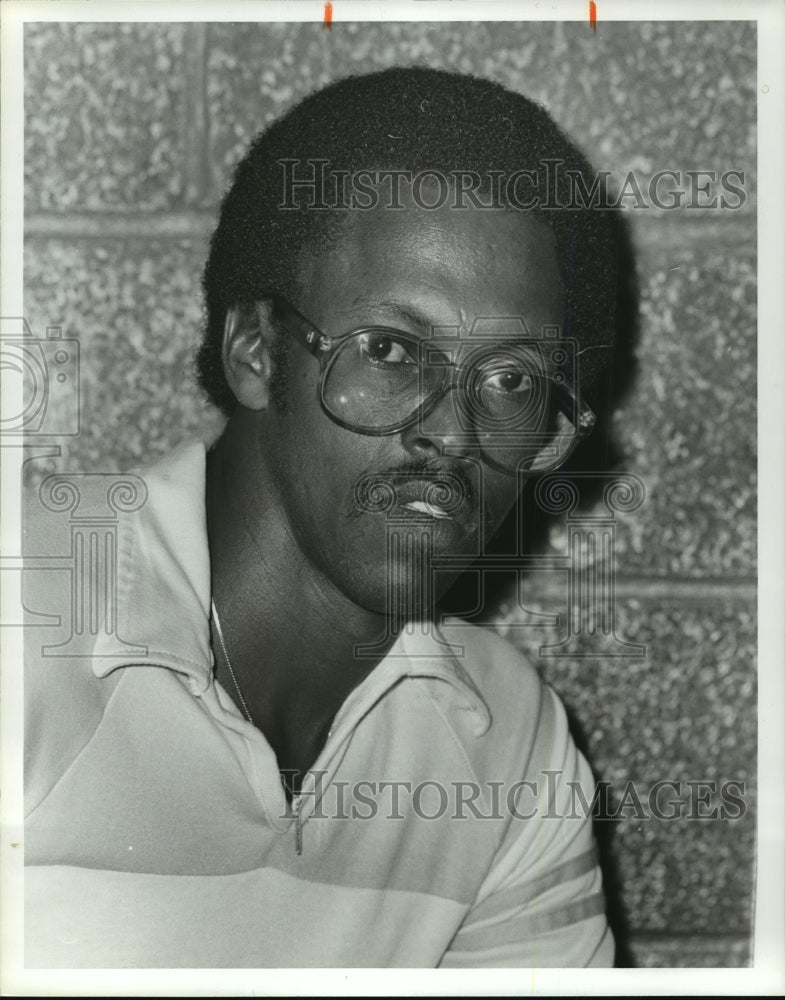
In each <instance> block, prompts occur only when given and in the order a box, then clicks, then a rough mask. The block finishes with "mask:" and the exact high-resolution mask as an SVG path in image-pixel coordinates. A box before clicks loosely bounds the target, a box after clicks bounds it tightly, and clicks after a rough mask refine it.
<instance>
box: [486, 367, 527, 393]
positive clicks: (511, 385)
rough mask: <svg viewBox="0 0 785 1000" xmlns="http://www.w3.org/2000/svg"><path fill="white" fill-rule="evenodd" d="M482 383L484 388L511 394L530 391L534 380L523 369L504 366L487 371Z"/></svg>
mask: <svg viewBox="0 0 785 1000" xmlns="http://www.w3.org/2000/svg"><path fill="white" fill-rule="evenodd" d="M483 385H484V387H485V388H486V389H493V390H494V391H495V392H502V393H505V394H507V395H513V394H524V393H529V392H531V391H532V389H533V387H534V381H533V380H532V377H531V375H530V374H529V373H528V372H527V371H525V370H524V369H521V368H514V367H504V368H496V369H494V370H493V371H491V372H487V373H486V375H485V377H484V379H483Z"/></svg>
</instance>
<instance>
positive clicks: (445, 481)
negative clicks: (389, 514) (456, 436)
mask: <svg viewBox="0 0 785 1000" xmlns="http://www.w3.org/2000/svg"><path fill="white" fill-rule="evenodd" d="M412 500H422V501H424V502H426V503H429V504H431V505H433V506H436V507H439V508H441V509H442V510H445V511H447V512H449V513H456V514H458V513H459V512H460V513H462V514H463V516H464V517H465V516H466V515H467V514H470V513H471V512H472V511H473V510H474V508H475V506H476V502H477V491H476V489H475V486H474V484H473V482H472V480H471V478H470V476H469V475H468V474H467V472H466V470H465V469H464V468H462V467H461V465H460V464H458V463H456V464H455V465H452V466H450V467H445V465H444V463H440V462H434V461H432V460H428V459H425V458H422V459H414V460H413V461H411V462H405V463H402V464H400V465H395V466H390V467H389V468H387V469H384V470H380V471H378V472H365V473H364V474H363V475H362V476H360V478H359V479H358V480H357V483H356V484H355V490H354V505H353V506H354V512H356V513H358V514H359V513H368V512H378V511H384V510H388V509H389V508H390V507H392V506H393V505H394V504H396V503H400V502H411V501H412Z"/></svg>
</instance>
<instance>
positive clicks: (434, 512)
mask: <svg viewBox="0 0 785 1000" xmlns="http://www.w3.org/2000/svg"><path fill="white" fill-rule="evenodd" d="M401 506H402V507H405V508H406V509H407V510H413V511H415V512H416V513H418V514H427V515H428V516H429V517H437V518H440V519H443V518H446V519H447V520H448V521H450V520H452V514H448V513H447V511H446V510H443V509H442V508H441V507H435V506H434V505H433V504H430V503H426V502H425V501H424V500H410V501H409V502H408V503H405V504H401Z"/></svg>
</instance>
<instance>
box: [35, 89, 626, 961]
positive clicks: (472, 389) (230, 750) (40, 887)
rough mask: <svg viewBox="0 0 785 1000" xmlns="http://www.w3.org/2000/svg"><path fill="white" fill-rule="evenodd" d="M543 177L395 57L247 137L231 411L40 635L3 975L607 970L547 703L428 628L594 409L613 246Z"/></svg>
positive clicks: (229, 380)
mask: <svg viewBox="0 0 785 1000" xmlns="http://www.w3.org/2000/svg"><path fill="white" fill-rule="evenodd" d="M559 163H562V164H565V165H566V166H568V167H569V168H570V169H571V170H572V171H573V172H575V171H577V172H578V174H580V176H581V177H584V176H585V177H586V178H588V173H589V168H588V165H587V164H586V163H585V161H584V160H583V159H582V157H581V156H580V154H579V153H578V152H577V151H576V150H575V149H574V147H572V145H571V144H570V143H569V142H568V141H567V140H566V139H565V138H564V137H563V136H562V134H561V133H560V132H559V131H558V129H557V128H556V127H555V126H554V125H553V123H552V122H551V120H550V119H549V118H548V116H547V115H546V114H545V113H544V112H543V111H542V110H541V109H539V108H538V107H536V106H534V105H532V104H531V103H530V102H528V101H526V100H525V99H524V98H522V97H521V96H519V95H516V94H513V93H510V92H508V91H506V90H504V89H503V88H501V87H499V86H497V85H494V84H490V83H488V82H486V81H480V80H476V79H474V78H469V77H463V76H459V75H455V74H447V73H440V72H435V71H428V70H414V69H413V70H391V71H387V72H384V73H380V74H374V75H371V76H368V77H360V78H350V79H348V80H345V81H342V82H339V83H338V84H335V85H333V86H331V87H329V88H326V89H325V90H323V91H321V92H319V93H317V94H315V95H313V96H312V97H310V98H308V99H307V100H306V101H304V102H303V103H302V104H301V105H299V106H298V107H297V108H295V109H294V110H293V111H291V112H289V114H288V115H287V116H285V117H284V118H283V119H282V120H281V121H279V122H278V123H276V124H274V125H273V126H272V127H271V128H270V129H268V131H267V132H266V133H264V134H263V135H262V136H261V137H260V138H259V139H258V140H257V141H256V142H255V143H254V145H253V146H252V148H251V150H250V151H249V153H248V155H247V156H246V158H245V160H244V161H243V162H242V163H241V165H240V167H239V168H238V171H237V174H236V176H235V179H234V181H233V184H232V187H231V190H230V191H229V193H228V194H227V196H226V198H225V200H224V203H223V205H222V209H221V217H220V221H219V224H218V228H217V230H216V232H215V234H214V237H213V240H212V244H211V251H210V258H209V261H208V264H207V267H206V271H205V279H204V288H205V299H206V306H207V329H206V334H205V340H204V343H203V345H202V348H201V351H200V355H199V366H200V379H201V381H202V384H203V386H204V387H205V388H206V390H207V391H208V393H209V394H210V396H211V398H212V399H213V401H214V402H216V404H217V405H218V406H220V407H221V408H222V409H223V410H224V411H225V413H226V414H227V417H228V420H227V424H226V428H225V430H224V432H223V434H222V435H221V437H220V439H219V440H218V441H217V442H216V443H215V445H214V446H213V447H212V448H210V449H209V451H207V452H205V448H204V446H202V445H190V446H187V447H186V448H184V449H182V450H181V451H179V452H178V453H176V454H175V455H174V456H172V457H171V458H170V459H169V460H168V461H167V462H165V463H163V464H162V465H159V466H157V467H155V468H153V469H147V470H144V471H142V472H141V473H139V474H138V476H137V477H136V478H135V479H134V482H135V483H137V484H138V492H139V497H138V499H139V502H138V503H135V504H130V503H129V504H127V505H126V507H127V510H126V511H125V512H123V511H122V510H121V512H120V514H119V518H118V523H119V526H118V531H117V538H116V547H115V546H114V543H112V546H111V547H110V550H107V551H111V559H110V562H112V561H113V560H114V559H115V554H116V560H117V566H116V591H114V590H113V591H112V600H111V601H107V602H106V611H105V612H101V611H100V609H99V610H97V611H95V615H94V617H95V619H96V621H98V619H99V618H100V624H99V625H98V626H95V627H93V628H92V634H93V635H94V637H95V638H94V641H92V640H91V644H90V645H89V648H86V650H85V651H84V652H83V654H82V655H79V656H74V655H66V656H63V655H62V654H54V655H59V656H60V658H59V659H53V658H52V656H53V654H52V653H51V639H50V638H49V637H47V639H48V641H49V653H48V654H47V652H46V651H45V650H42V646H44V645H46V643H45V642H44V641H43V639H42V632H43V630H40V629H38V630H36V629H32V628H31V629H30V638H31V653H30V656H29V671H28V673H29V677H28V681H27V689H26V693H27V702H28V706H29V716H28V721H27V730H26V742H27V757H28V771H27V789H28V797H29V812H28V819H27V826H26V863H27V865H28V869H27V878H26V894H27V913H26V947H27V964H28V965H30V966H52V967H60V966H75V967H79V966H81V967H102V966H134V967H175V966H181V967H194V966H206V967H212V966H223V967H270V966H273V967H275V966H301V965H310V966H361V965H363V966H441V967H478V966H526V967H528V966H539V967H542V966H552V965H567V966H571V965H607V964H610V962H611V961H612V954H613V945H612V940H611V937H610V933H609V931H608V928H607V924H606V920H605V916H604V902H603V896H602V888H601V876H600V872H599V869H598V867H597V861H596V854H595V850H594V845H593V841H592V835H591V828H590V820H589V817H588V816H587V815H586V810H583V811H581V810H580V809H579V808H578V809H576V794H575V789H576V787H577V788H579V789H580V791H581V795H582V797H583V799H584V800H590V799H591V791H592V787H591V775H590V772H589V769H588V767H587V765H586V763H585V761H584V760H583V758H582V757H580V755H579V754H578V753H577V751H576V749H575V747H574V745H573V743H572V741H571V738H570V736H569V732H568V729H567V724H566V719H565V714H564V711H563V709H562V707H561V705H560V703H559V702H558V700H557V699H556V697H555V695H553V693H552V692H551V691H550V690H549V689H548V688H547V687H545V686H544V685H543V684H542V683H541V682H540V680H539V679H538V677H537V675H536V673H535V671H534V670H533V669H532V667H531V666H530V665H529V664H527V663H526V662H525V661H524V660H523V659H522V657H521V656H520V655H519V654H518V653H516V652H515V651H514V650H513V649H512V648H511V647H510V646H508V645H507V644H506V643H505V642H504V641H502V640H501V639H499V638H498V637H497V636H495V635H494V634H493V633H491V632H489V631H487V630H482V629H478V628H473V627H470V626H467V625H466V624H465V623H462V622H460V621H457V620H448V621H446V622H440V621H439V617H440V616H439V615H438V613H437V610H436V602H437V601H438V599H439V598H440V597H441V596H442V595H443V593H444V591H445V589H446V588H447V587H448V586H449V584H450V583H451V582H452V581H453V580H454V579H455V577H456V575H457V574H458V572H459V571H460V570H461V569H462V568H463V567H465V566H466V565H468V564H470V563H471V561H472V560H473V559H476V558H477V557H478V556H480V555H481V554H482V552H483V551H484V548H485V545H486V543H487V542H488V541H489V539H490V538H491V537H492V536H493V534H494V533H495V532H496V530H497V529H498V528H499V526H500V525H501V524H502V522H503V520H504V519H505V518H506V517H507V515H508V514H509V512H510V511H511V510H512V509H513V508H514V507H515V505H516V503H517V501H518V498H519V496H520V494H521V491H522V490H523V489H524V488H525V487H526V485H527V483H528V481H529V480H530V479H532V478H534V477H535V476H536V475H538V474H541V473H542V472H544V471H549V470H552V469H554V468H557V467H558V466H559V464H560V463H561V462H562V461H563V460H564V458H565V457H566V455H567V453H568V451H569V449H570V448H571V447H572V446H573V445H574V444H575V443H576V441H577V440H578V438H579V437H580V436H581V435H582V434H584V433H585V432H587V431H588V430H589V429H590V427H591V424H592V422H593V414H592V410H591V407H590V405H589V402H588V400H589V398H590V390H591V387H592V386H593V385H595V386H596V385H597V384H599V378H600V375H601V371H602V367H603V365H604V364H607V361H608V353H609V352H608V345H609V344H610V343H611V342H612V337H613V329H612V324H611V322H610V318H611V317H612V315H613V293H612V289H613V286H614V281H615V277H614V273H613V249H614V230H613V226H612V220H610V219H609V218H607V217H606V214H605V213H603V212H593V211H581V210H579V209H577V208H575V207H574V206H573V207H569V206H570V198H571V197H572V195H573V194H574V192H572V190H571V189H570V188H569V187H568V185H569V183H570V178H569V176H567V175H565V174H563V173H562V174H561V175H560V174H559V171H558V170H555V169H554V166H558V164H559ZM573 200H574V199H573ZM557 334H558V336H557ZM554 337H555V338H556V340H555V341H554ZM554 343H556V344H557V346H556V347H554ZM576 343H577V349H575V350H573V351H572V352H571V349H570V348H571V345H573V346H574V345H575V344H576ZM63 483H64V481H63V480H62V477H60V478H56V479H55V480H54V481H53V482H49V483H47V482H45V483H44V484H43V486H42V489H41V498H42V500H43V501H44V505H45V506H47V507H48V508H49V510H50V511H52V510H57V509H62V506H63V505H62V502H61V498H62V495H63V489H64V485H63ZM100 485H101V488H102V489H104V492H105V491H106V482H103V483H102V484H100ZM81 488H82V490H83V493H84V495H81V494H80V497H79V500H78V503H79V504H81V505H82V506H83V507H86V506H89V502H92V499H93V497H92V493H91V492H90V490H91V487H90V486H89V485H85V484H82V487H81ZM132 508H133V509H132ZM115 509H117V505H116V507H115ZM30 523H31V524H32V521H31V522H30ZM62 531H63V528H62V524H61V523H59V522H57V516H56V515H55V516H52V515H51V514H50V515H49V517H48V519H45V523H43V524H41V525H39V526H38V527H35V528H30V529H29V531H28V537H29V539H30V544H29V545H28V552H30V545H32V547H33V549H34V550H35V551H37V552H38V553H44V552H52V551H56V546H57V545H58V544H59V545H60V546H61V547H62V545H63V538H62ZM58 532H60V540H59V542H58V540H57V539H58ZM90 546H91V547H90V553H89V555H85V556H84V558H83V560H82V562H83V564H85V565H87V564H88V563H90V560H92V559H98V558H99V555H97V554H96V553H95V552H94V551H93V548H94V546H93V543H92V542H90ZM66 547H67V544H66ZM33 554H35V552H33ZM29 576H30V577H32V579H31V580H29V581H28V599H27V604H28V607H30V608H32V609H34V610H35V611H37V612H44V613H47V614H60V615H62V616H64V617H67V615H68V605H69V601H70V596H69V592H68V590H69V581H70V577H67V574H59V573H56V572H48V573H30V574H29ZM113 579H114V578H113ZM57 584H60V585H61V586H60V590H59V591H58V590H57V589H56V585H57ZM108 592H109V591H108V590H107V589H106V588H104V593H108ZM99 603H100V602H98V601H97V600H96V602H95V605H96V607H98V604H99ZM74 607H76V605H74ZM90 608H91V614H92V611H93V605H92V604H91V605H90ZM102 614H103V617H101V615H102ZM73 617H74V618H75V617H76V614H75V613H74V615H73ZM91 622H92V619H91ZM84 631H87V632H90V631H91V629H86V630H85V629H84V628H83V632H84ZM52 664H56V665H55V666H53V665H52ZM577 801H581V799H580V797H579V798H578V799H577Z"/></svg>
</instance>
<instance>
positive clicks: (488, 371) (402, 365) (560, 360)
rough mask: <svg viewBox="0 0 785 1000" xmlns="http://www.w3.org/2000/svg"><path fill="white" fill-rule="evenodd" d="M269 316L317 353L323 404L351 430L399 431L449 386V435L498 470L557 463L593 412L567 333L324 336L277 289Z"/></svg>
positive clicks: (389, 331) (385, 330)
mask: <svg viewBox="0 0 785 1000" xmlns="http://www.w3.org/2000/svg"><path fill="white" fill-rule="evenodd" d="M273 318H274V320H277V321H278V322H279V323H280V324H281V325H282V326H283V327H284V328H285V329H286V330H287V331H288V332H289V333H290V334H291V335H292V336H294V337H296V338H297V339H298V340H299V341H300V343H302V344H303V345H304V346H305V347H306V349H307V350H308V351H310V353H311V354H312V355H313V356H314V357H315V358H316V359H317V360H318V362H319V367H320V370H321V377H320V381H319V388H318V393H319V401H320V403H321V406H322V409H323V410H324V412H325V413H326V414H327V416H328V417H330V419H331V420H333V421H334V422H335V423H336V424H338V425H339V426H340V427H345V428H346V429H347V430H351V431H354V432H356V433H358V434H365V435H371V436H379V437H381V436H385V435H390V434H395V433H397V432H398V431H402V430H404V429H405V428H406V427H409V426H410V425H412V424H413V423H415V422H416V421H418V420H419V421H424V420H425V418H426V417H427V416H428V414H430V413H431V412H432V411H433V410H434V409H435V408H436V406H437V405H438V403H439V401H440V400H442V399H443V398H444V397H445V396H446V394H447V393H448V392H450V391H451V390H456V411H457V416H458V424H459V427H460V429H459V432H458V434H457V437H456V441H455V443H456V444H458V445H459V446H462V447H468V448H473V449H475V450H476V449H479V451H480V453H481V455H482V457H483V459H484V460H485V461H486V462H487V463H488V464H489V465H491V466H493V467H494V468H496V469H499V470H500V471H502V472H506V473H509V474H513V475H514V474H516V473H517V472H518V471H519V470H524V471H526V472H528V473H531V474H538V473H542V472H548V471H553V469H556V468H558V467H559V466H560V465H562V464H563V463H564V462H565V461H566V459H567V457H568V456H569V454H570V452H571V451H572V450H573V448H574V447H575V445H576V444H577V442H578V441H579V440H580V439H581V438H582V437H584V436H585V435H587V434H588V433H589V432H590V431H591V430H592V428H593V426H594V424H595V421H596V418H595V416H594V413H592V411H591V409H590V408H589V407H588V406H587V405H586V403H584V402H582V401H581V400H580V399H579V398H578V396H577V393H576V392H575V390H574V389H573V388H572V386H571V384H570V383H571V381H573V382H574V381H575V379H574V377H573V379H572V380H571V379H570V378H569V377H568V376H569V374H570V369H571V367H574V362H575V358H576V355H575V352H574V351H570V350H569V347H570V343H569V342H567V341H563V340H562V341H556V340H534V339H530V338H529V339H520V338H518V339H516V340H503V341H501V342H499V341H498V340H495V341H494V342H489V341H488V338H473V339H470V340H469V341H467V339H465V338H464V339H463V340H459V339H456V338H447V339H446V340H445V339H444V338H432V339H423V338H419V337H415V336H413V335H411V334H409V333H405V332H403V331H402V330H397V329H394V328H392V327H386V326H370V327H361V328H359V329H356V330H351V331H350V332H348V333H346V334H343V335H341V336H339V337H329V336H327V334H325V333H323V332H322V331H321V330H320V329H319V328H318V327H317V326H316V325H315V324H314V323H312V322H311V321H310V320H309V319H306V317H305V316H303V315H302V313H300V312H298V311H297V309H295V308H294V306H292V305H291V304H290V303H289V302H287V301H286V299H284V298H282V297H280V296H276V297H274V299H273ZM461 354H463V355H464V356H463V357H462V358H461V360H454V358H456V357H458V356H460V355H461ZM426 433H427V432H426Z"/></svg>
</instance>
